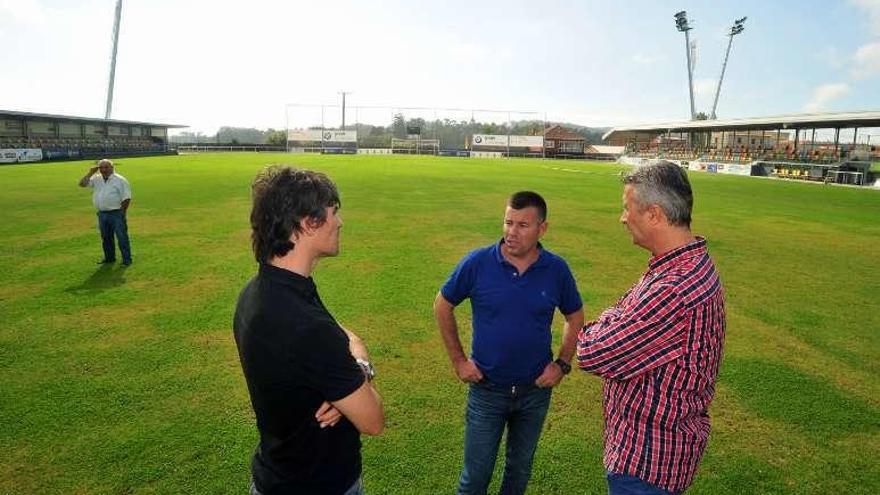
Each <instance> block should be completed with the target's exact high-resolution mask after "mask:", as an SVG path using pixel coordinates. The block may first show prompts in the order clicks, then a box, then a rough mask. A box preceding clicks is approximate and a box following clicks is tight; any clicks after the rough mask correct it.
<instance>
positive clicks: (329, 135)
mask: <svg viewBox="0 0 880 495" xmlns="http://www.w3.org/2000/svg"><path fill="white" fill-rule="evenodd" d="M331 137H333V134H332V133H329V132H325V133H324V139H328V140H329V139H330V138H331Z"/></svg>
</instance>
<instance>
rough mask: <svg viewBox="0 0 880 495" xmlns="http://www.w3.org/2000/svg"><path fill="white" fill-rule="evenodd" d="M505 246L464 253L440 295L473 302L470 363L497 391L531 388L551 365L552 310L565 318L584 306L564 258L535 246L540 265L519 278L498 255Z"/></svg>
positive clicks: (497, 245) (532, 267)
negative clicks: (501, 387)
mask: <svg viewBox="0 0 880 495" xmlns="http://www.w3.org/2000/svg"><path fill="white" fill-rule="evenodd" d="M503 242H504V241H503V240H502V241H500V242H498V243H496V244H493V245H491V246H486V247H483V248H479V249H476V250H474V251H471V252H470V253H468V254H467V256H465V257H464V259H462V260H461V262H459V264H458V266H457V267H456V268H455V271H453V272H452V275H450V276H449V280H447V281H446V283H445V284H443V287H442V288H441V289H440V293H441V294H443V297H444V298H446V300H447V301H449V302H450V303H451V304H453V305H455V306H458V305H459V304H460V303H461V302H462V301H464V300H465V299H470V300H471V308H472V312H473V329H474V331H473V339H472V341H471V358H472V359H473V360H474V363H476V365H477V367H478V368H479V369H480V371H482V372H483V375H485V376H486V378H487V379H488V380H489V381H491V382H492V383H496V384H499V385H521V384H526V383H532V382H534V381H535V379H537V378H538V376H540V375H541V372H543V371H544V367H545V366H547V363H549V362H550V361H551V360H552V359H553V351H552V349H551V348H550V345H551V340H552V335H551V333H550V325H551V324H552V322H553V312H554V310H555V309H556V308H559V310H560V311H561V312H562V314H565V315H568V314H571V313H574V312H575V311H577V310H579V309H581V307H582V306H583V303H582V302H581V295H580V294H579V293H578V290H577V284H576V283H575V281H574V277H573V276H572V274H571V270H569V268H568V264H567V263H566V262H565V261H564V260H563V259H562V258H560V257H559V256H557V255H555V254H553V253H551V252H550V251H547V250H546V249H544V248H543V247H542V246H541V245H540V244H538V248H539V249H540V254H539V255H538V259H537V260H536V261H535V262H534V263H533V264H532V266H530V267H529V268H528V269H527V270H526V271H525V273H518V272H517V269H516V267H514V266H513V265H512V264H510V263H509V262H507V260H505V259H504V256H503V255H502V254H501V244H502V243H503Z"/></svg>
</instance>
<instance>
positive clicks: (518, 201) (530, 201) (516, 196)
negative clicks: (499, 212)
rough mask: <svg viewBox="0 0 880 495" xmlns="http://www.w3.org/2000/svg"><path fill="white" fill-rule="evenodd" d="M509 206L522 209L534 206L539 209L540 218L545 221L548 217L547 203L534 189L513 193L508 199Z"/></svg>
mask: <svg viewBox="0 0 880 495" xmlns="http://www.w3.org/2000/svg"><path fill="white" fill-rule="evenodd" d="M507 206H509V207H511V208H513V209H514V210H522V209H523V208H528V207H530V206H534V207H535V208H537V209H538V218H539V219H540V220H541V221H542V222H543V221H544V220H546V219H547V203H546V202H545V201H544V198H542V197H541V195H540V194H538V193H536V192H533V191H520V192H517V193H513V195H511V196H510V199H509V200H507Z"/></svg>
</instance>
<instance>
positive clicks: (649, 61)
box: [632, 53, 666, 65]
mask: <svg viewBox="0 0 880 495" xmlns="http://www.w3.org/2000/svg"><path fill="white" fill-rule="evenodd" d="M665 59H666V56H665V55H663V54H662V53H651V54H644V53H636V54H635V55H633V56H632V61H633V62H635V63H636V64H638V65H654V64H656V63H658V62H660V61H662V60H665Z"/></svg>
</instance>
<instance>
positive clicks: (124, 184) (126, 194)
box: [120, 180, 131, 201]
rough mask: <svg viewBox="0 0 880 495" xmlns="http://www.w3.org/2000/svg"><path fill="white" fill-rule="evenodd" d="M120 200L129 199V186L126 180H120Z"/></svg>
mask: <svg viewBox="0 0 880 495" xmlns="http://www.w3.org/2000/svg"><path fill="white" fill-rule="evenodd" d="M120 192H121V193H122V200H123V201H125V200H126V199H131V186H130V185H129V184H128V181H127V180H123V181H122V191H120Z"/></svg>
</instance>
